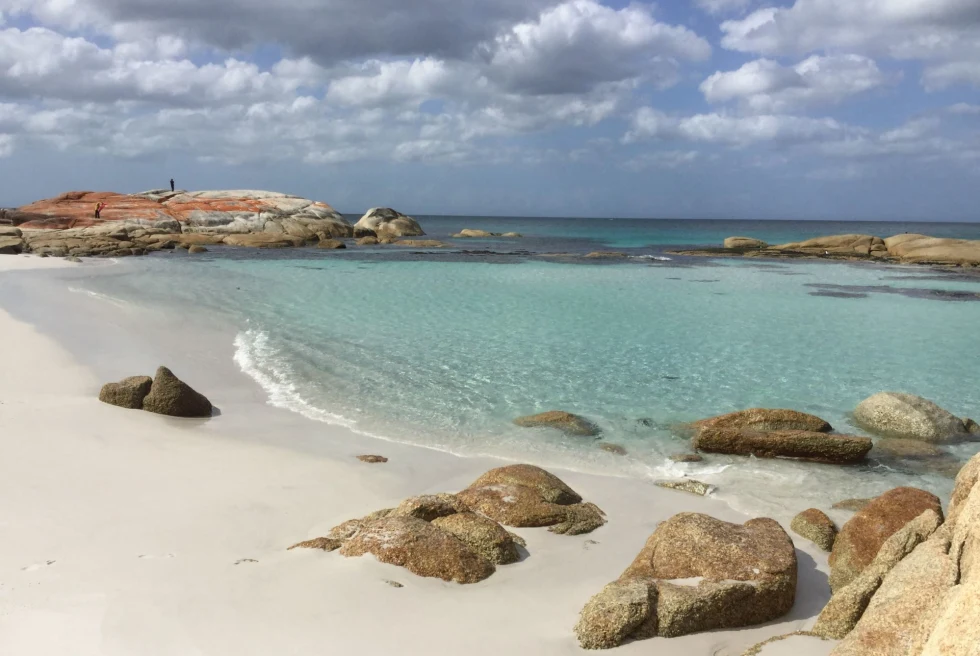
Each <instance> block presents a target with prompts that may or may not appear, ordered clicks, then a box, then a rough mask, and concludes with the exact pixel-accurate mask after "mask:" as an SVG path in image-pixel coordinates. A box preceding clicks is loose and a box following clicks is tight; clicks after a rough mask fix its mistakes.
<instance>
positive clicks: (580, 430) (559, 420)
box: [514, 410, 600, 437]
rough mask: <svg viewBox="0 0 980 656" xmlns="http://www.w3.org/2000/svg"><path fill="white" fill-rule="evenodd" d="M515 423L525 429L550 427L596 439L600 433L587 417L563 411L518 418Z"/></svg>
mask: <svg viewBox="0 0 980 656" xmlns="http://www.w3.org/2000/svg"><path fill="white" fill-rule="evenodd" d="M514 423H515V424H517V425H518V426H521V427H523V428H539V427H550V428H557V429H558V430H560V431H561V432H563V433H565V434H566V435H576V436H582V437H595V436H596V435H598V434H599V433H600V430H599V427H598V426H596V425H595V424H593V423H592V422H591V421H589V420H588V419H586V418H585V417H580V416H579V415H573V414H572V413H570V412H564V411H562V410H552V411H550V412H542V413H541V414H539V415H531V416H528V417H518V418H517V419H515V420H514Z"/></svg>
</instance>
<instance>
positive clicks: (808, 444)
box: [692, 428, 874, 464]
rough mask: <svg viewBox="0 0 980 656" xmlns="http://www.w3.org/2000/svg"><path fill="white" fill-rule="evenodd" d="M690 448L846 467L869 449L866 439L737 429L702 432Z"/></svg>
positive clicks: (804, 432)
mask: <svg viewBox="0 0 980 656" xmlns="http://www.w3.org/2000/svg"><path fill="white" fill-rule="evenodd" d="M692 444H693V446H694V448H695V449H697V450H698V451H706V452H708V453H728V454H733V455H743V456H749V455H752V456H756V457H758V458H795V459H800V460H810V461H813V462H825V463H833V464H849V463H855V462H860V461H862V460H864V458H865V456H867V455H868V452H869V451H871V448H872V446H874V445H873V443H872V441H871V439H869V438H867V437H855V436H852V435H832V434H829V433H815V432H811V431H798V430H784V431H771V432H761V431H753V430H743V429H738V428H702V429H701V430H699V431H698V432H697V434H696V435H695V436H694V440H693V441H692Z"/></svg>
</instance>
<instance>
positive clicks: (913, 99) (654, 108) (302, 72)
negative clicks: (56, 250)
mask: <svg viewBox="0 0 980 656" xmlns="http://www.w3.org/2000/svg"><path fill="white" fill-rule="evenodd" d="M0 176H2V179H3V181H4V184H3V185H2V187H0V205H4V206H13V205H19V204H23V203H26V202H30V201H32V200H36V199H39V198H44V197H49V196H53V195H56V194H58V193H61V192H62V191H66V190H69V189H99V190H102V189H105V190H117V191H140V190H144V189H148V188H154V187H161V186H164V185H165V184H166V183H167V181H168V180H169V178H170V177H171V176H173V177H175V178H176V179H177V182H178V185H180V186H182V187H186V188H191V189H206V188H260V189H273V190H277V191H286V192H290V193H295V194H300V195H303V196H307V197H311V198H316V199H318V200H323V201H326V202H328V203H330V204H332V205H334V206H335V207H336V208H337V209H339V210H340V211H342V212H348V213H359V212H362V211H363V210H364V209H366V208H368V207H371V206H378V205H385V206H392V207H395V208H397V209H399V210H401V211H403V212H406V213H415V214H481V215H549V216H555V215H557V216H623V217H661V218H666V217H677V218H686V217H690V218H766V219H779V218H783V219H821V218H826V219H839V220H847V219H862V220H864V219H871V220H888V219H902V220H961V221H962V220H966V221H977V220H980V210H978V209H977V206H978V201H980V2H977V0H794V1H785V2H777V3H771V2H765V1H764V0H690V1H686V0H685V1H679V0H674V1H671V2H667V1H664V2H658V3H644V2H632V3H630V2H623V1H622V0H607V1H606V2H600V0H412V1H411V2H408V1H406V0H357V1H356V2H355V1H353V0H280V1H279V2H277V3H269V2H268V1H267V0H211V1H210V2H207V3H201V2H200V1H199V0H171V1H170V2H164V3H161V2H159V1H158V0H75V2H72V3H65V2H61V1H60V0H0Z"/></svg>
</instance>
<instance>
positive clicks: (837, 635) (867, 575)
mask: <svg viewBox="0 0 980 656" xmlns="http://www.w3.org/2000/svg"><path fill="white" fill-rule="evenodd" d="M941 524H942V518H941V517H940V516H939V515H938V514H937V513H936V512H935V511H933V510H927V511H925V512H924V513H922V514H921V515H919V516H918V517H916V518H915V519H913V520H912V521H911V522H909V523H908V524H906V525H905V526H903V527H902V528H901V529H899V530H898V531H896V532H895V533H894V534H893V535H892V536H891V537H889V538H888V539H887V540H885V543H884V544H882V545H881V548H880V549H879V550H878V554H877V555H876V556H875V559H874V560H873V561H872V562H871V564H870V565H869V566H868V567H866V568H865V569H864V571H862V572H861V573H860V574H858V575H857V576H856V577H855V578H854V579H853V580H852V581H851V582H850V583H848V584H847V585H846V586H844V587H843V588H840V589H838V590H837V591H836V592H835V593H834V596H833V597H831V599H830V601H829V602H827V605H826V606H825V607H824V609H823V611H821V612H820V616H819V617H818V618H817V622H816V624H815V625H814V626H813V629H812V630H813V632H814V633H816V634H817V635H820V636H823V637H825V638H833V639H835V640H839V639H841V638H843V637H844V636H846V635H847V634H848V633H850V632H851V630H852V629H853V628H854V626H855V625H856V624H857V623H858V620H860V619H861V616H862V615H863V614H864V611H865V609H866V608H867V607H868V604H869V603H870V602H871V598H872V597H873V596H874V594H875V592H877V591H878V588H879V587H881V582H882V581H883V580H884V579H885V576H886V575H887V574H888V573H889V572H890V571H891V570H892V568H894V567H895V565H897V564H898V563H899V562H901V560H902V559H903V558H905V557H906V556H907V555H909V554H910V553H912V550H913V549H915V548H916V547H917V546H918V545H919V544H921V543H922V542H925V541H926V540H927V539H928V538H929V537H930V536H931V535H932V534H933V533H935V532H936V530H937V529H938V528H939V526H940V525H941Z"/></svg>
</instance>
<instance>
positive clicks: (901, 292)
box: [89, 216, 980, 514]
mask: <svg viewBox="0 0 980 656" xmlns="http://www.w3.org/2000/svg"><path fill="white" fill-rule="evenodd" d="M417 218H418V219H419V222H420V223H421V224H422V226H423V228H424V229H425V231H426V233H427V235H428V236H429V237H431V238H434V239H441V240H446V241H451V242H452V243H453V245H454V246H455V247H454V248H452V249H444V250H428V251H420V250H418V249H406V248H399V247H397V246H384V247H376V248H361V247H354V246H351V247H350V248H348V249H347V250H344V251H323V250H317V249H315V248H302V249H286V250H272V251H264V250H249V249H230V248H226V249H220V248H214V249H212V251H211V252H209V253H208V254H205V255H201V256H190V255H188V254H186V253H184V252H176V253H174V254H171V255H164V254H158V255H154V256H152V257H147V258H139V259H132V260H129V261H126V262H123V263H122V264H121V266H119V267H110V268H109V269H111V270H106V272H105V273H104V274H103V275H100V276H97V277H94V278H93V279H92V280H91V281H90V283H89V284H90V285H91V287H92V291H96V292H98V293H100V294H104V295H107V296H110V297H113V298H115V299H117V300H119V301H122V302H126V303H133V304H137V305H151V306H164V307H168V308H172V309H176V308H184V309H186V308H187V307H188V306H191V307H194V308H196V310H197V311H206V312H213V313H215V314H216V315H220V316H221V317H222V319H224V320H226V321H230V322H231V323H232V324H233V325H235V326H236V327H237V335H236V337H235V347H236V362H237V363H238V365H239V366H240V367H241V369H242V370H243V371H244V372H246V373H247V374H248V375H250V376H252V377H253V378H254V379H255V380H256V381H258V382H259V383H260V384H261V385H262V387H263V388H264V389H265V390H266V392H267V394H268V400H269V403H270V404H273V405H276V406H279V407H283V408H288V409H290V410H293V411H295V412H299V413H302V414H303V415H305V416H307V417H310V418H311V419H315V420H317V421H322V422H327V423H332V424H340V425H344V426H348V427H350V428H352V429H354V430H355V431H359V432H362V433H367V434H371V435H376V436H381V437H384V438H386V439H391V440H396V441H402V442H409V443H413V444H419V445H423V446H427V447H431V448H437V449H442V450H447V451H451V452H454V453H459V454H462V455H478V454H479V455H493V456H501V457H507V458H514V459H519V460H526V461H531V462H535V463H539V464H542V465H551V466H563V467H570V468H575V469H582V470H589V471H602V472H608V473H611V474H615V475H622V476H633V477H639V478H644V479H649V480H654V479H657V478H665V477H677V476H692V477H695V478H699V479H701V480H705V481H707V482H711V483H715V484H717V485H718V486H719V491H718V495H719V496H722V497H725V498H729V499H732V500H737V505H741V506H742V507H743V508H744V509H746V510H749V511H751V512H769V513H772V514H778V513H781V512H786V511H787V509H789V508H796V509H797V510H799V508H798V506H799V505H800V504H801V503H808V504H812V505H817V504H824V506H826V505H829V503H830V502H832V501H835V500H838V499H839V498H841V497H855V496H867V495H872V494H877V493H880V492H881V491H883V490H884V489H887V488H888V487H891V486H894V485H897V484H905V483H913V484H916V485H919V486H921V487H926V488H928V489H932V490H934V491H936V492H948V489H949V487H950V484H951V481H950V479H949V478H948V477H947V476H944V475H942V474H937V473H930V472H924V471H923V470H922V469H921V467H920V466H919V465H917V464H915V463H895V462H889V461H885V460H877V459H872V461H871V462H870V463H869V464H868V465H863V466H858V467H844V468H842V467H834V466H826V465H813V464H800V463H793V462H786V461H762V460H757V459H755V458H737V457H726V456H713V457H709V458H708V459H707V460H706V462H705V463H703V464H693V465H677V464H674V463H672V462H670V461H669V460H668V459H667V456H668V455H670V454H673V453H678V452H683V451H685V450H686V449H687V448H688V446H687V444H686V442H685V441H684V439H683V438H682V437H681V436H679V435H678V434H677V432H676V431H675V430H674V426H675V425H676V424H678V423H681V422H686V421H690V420H694V419H698V418H702V417H708V416H713V415H716V414H720V413H725V412H730V411H732V410H738V409H742V408H748V407H758V406H762V407H785V408H793V409H797V410H802V411H807V412H813V413H816V414H818V415H820V416H822V417H824V418H825V419H827V420H828V421H830V422H831V423H832V424H833V425H834V426H835V427H836V428H837V429H838V430H840V431H842V432H860V431H858V429H856V428H855V427H853V426H851V425H850V419H849V413H850V412H851V411H852V410H853V408H854V407H855V405H856V404H857V403H858V402H860V401H861V400H862V399H864V398H866V397H868V396H870V395H871V394H874V393H876V392H879V391H883V390H895V391H906V392H911V393H914V394H919V395H922V396H925V397H927V398H930V399H932V400H934V401H936V402H937V403H939V404H940V405H942V406H944V407H946V408H947V409H949V410H950V411H952V412H954V413H956V414H959V415H961V416H974V417H978V418H980V391H978V390H980V387H978V385H977V372H978V371H980V347H978V344H980V276H973V277H970V276H962V275H951V274H946V273H937V272H935V271H931V270H929V269H924V268H921V267H897V266H891V267H889V266H877V265H870V264H865V263H860V264H852V263H831V262H822V261H804V262H800V261H794V262H790V261H761V260H754V259H753V260H742V259H704V258H687V257H682V256H674V255H669V254H668V253H667V252H666V251H668V250H670V249H672V248H676V247H680V246H718V245H720V244H721V242H722V240H723V239H724V238H725V237H728V236H732V235H741V236H749V237H758V238H761V239H764V240H766V241H769V242H771V243H781V242H789V241H797V240H801V239H806V238H809V237H815V236H819V235H826V234H837V233H844V232H853V233H869V234H875V235H878V236H881V237H887V236H891V235H893V234H898V233H903V232H923V233H926V234H931V235H935V236H948V237H961V238H973V239H980V224H939V223H928V224H910V223H892V224H888V223H846V222H837V223H827V222H810V221H807V222H773V221H737V222H734V221H733V222H726V221H689V220H684V221H657V220H602V219H533V218H480V217H424V216H423V217H417ZM462 228H479V229H484V230H489V231H492V232H510V231H514V232H519V233H522V234H523V235H524V237H523V238H522V239H486V240H482V239H481V240H451V239H450V238H449V235H450V234H452V233H455V232H457V231H459V230H461V229H462ZM611 249H615V250H620V251H623V252H626V253H627V254H629V255H631V256H633V257H630V258H627V259H622V260H599V261H596V260H591V261H590V260H585V259H584V258H577V257H559V258H548V257H541V256H540V254H542V253H573V254H576V253H577V254H584V253H588V252H590V251H594V250H611ZM553 409H561V410H567V411H570V412H575V413H579V414H582V415H584V416H587V417H588V418H590V419H591V420H593V421H594V422H596V423H597V424H598V425H599V426H600V427H601V428H602V430H603V434H602V438H601V440H600V442H608V443H613V444H617V445H620V446H623V447H625V448H626V450H627V451H628V455H627V456H625V457H624V456H619V455H614V454H611V453H607V452H605V451H603V450H601V449H599V448H598V446H599V442H596V441H594V440H588V439H582V438H569V437H565V436H563V435H561V434H560V433H556V432H554V431H551V430H547V429H545V430H528V429H522V428H518V427H517V426H515V425H514V424H513V423H512V420H513V419H514V418H515V417H518V416H520V415H526V414H532V413H537V412H542V411H545V410H553ZM978 449H980V445H977V444H967V445H961V446H958V447H955V448H953V449H952V450H951V454H952V456H953V457H957V458H960V459H966V458H968V457H969V456H970V455H972V454H973V453H976V452H977V450H978Z"/></svg>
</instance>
